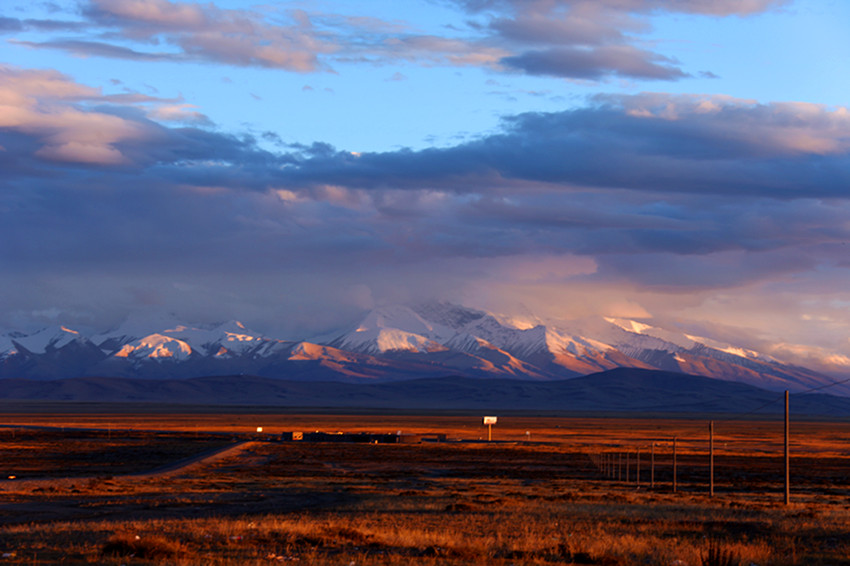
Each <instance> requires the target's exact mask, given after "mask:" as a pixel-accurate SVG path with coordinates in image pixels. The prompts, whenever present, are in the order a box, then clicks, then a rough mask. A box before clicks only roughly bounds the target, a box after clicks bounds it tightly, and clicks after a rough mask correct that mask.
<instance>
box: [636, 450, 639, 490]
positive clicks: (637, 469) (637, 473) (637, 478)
mask: <svg viewBox="0 0 850 566" xmlns="http://www.w3.org/2000/svg"><path fill="white" fill-rule="evenodd" d="M635 484H636V485H637V486H638V487H640V446H638V449H637V467H636V469H635Z"/></svg>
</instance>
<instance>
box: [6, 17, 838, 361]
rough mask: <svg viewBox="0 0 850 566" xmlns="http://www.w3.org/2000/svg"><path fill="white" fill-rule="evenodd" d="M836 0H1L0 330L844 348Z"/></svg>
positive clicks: (791, 352)
mask: <svg viewBox="0 0 850 566" xmlns="http://www.w3.org/2000/svg"><path fill="white" fill-rule="evenodd" d="M848 24H850V3H848V2H844V1H843V0H834V1H829V0H797V1H792V0H787V1H784V0H406V1H405V2H398V1H390V0H386V1H384V0H358V1H357V2H354V1H350V0H318V1H311V2H304V1H295V2H275V1H269V2H265V3H252V2H242V1H237V0H214V1H209V2H189V1H176V0H175V1H169V0H55V1H44V2H41V1H37V0H36V1H33V0H26V1H24V0H4V2H3V3H2V5H0V238H2V240H0V242H2V243H0V289H2V293H0V330H2V329H8V330H24V331H27V330H34V329H36V328H38V327H41V326H45V325H48V324H60V323H61V324H66V325H70V326H74V325H76V326H86V327H92V328H101V329H104V328H108V327H109V326H111V325H116V324H118V323H119V322H120V321H121V320H122V319H123V318H124V317H126V316H127V315H128V314H129V313H134V312H151V311H157V312H159V311H162V312H169V313H173V314H175V315H176V316H179V317H183V318H185V319H186V320H187V321H191V322H212V321H217V320H218V321H220V320H227V319H232V318H236V319H239V320H242V321H243V322H245V323H246V324H247V325H248V326H249V327H251V328H253V329H255V330H258V331H262V332H266V333H268V334H272V335H275V336H278V337H282V338H292V339H297V338H305V337H309V336H312V335H317V334H321V333H323V332H326V331H328V330H330V329H333V328H336V327H338V326H340V325H343V324H346V323H348V322H351V321H352V320H353V319H355V318H357V317H358V316H359V315H360V313H362V312H363V311H364V310H365V309H369V308H373V307H375V306H380V305H383V304H392V303H404V302H410V301H419V300H424V299H439V300H447V301H453V302H457V303H461V304H465V305H468V306H472V307H479V308H485V309H489V310H492V311H495V312H499V313H503V314H513V315H520V316H525V315H528V314H530V313H533V315H535V316H537V317H539V318H544V319H545V318H547V317H556V318H580V317H585V316H597V315H603V316H617V317H632V318H639V319H641V320H647V321H655V322H656V323H658V324H668V325H676V326H678V327H679V328H682V329H686V330H688V331H689V332H692V333H695V334H699V335H704V336H709V337H712V338H715V339H720V340H726V341H732V342H735V343H736V344H739V345H742V346H747V347H751V348H754V349H758V350H760V351H763V352H765V353H769V354H773V355H775V356H777V357H780V358H781V359H785V360H788V361H792V362H794V363H799V364H802V365H808V366H811V367H816V368H817V369H822V370H824V371H831V372H833V373H844V374H846V373H848V372H850V251H848V240H850V200H848V197H850V111H848V109H847V105H848V101H847V93H848V92H850V73H848V72H847V70H846V61H847V60H848V59H849V58H850V34H848V33H847V29H848Z"/></svg>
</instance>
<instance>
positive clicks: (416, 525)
mask: <svg viewBox="0 0 850 566" xmlns="http://www.w3.org/2000/svg"><path fill="white" fill-rule="evenodd" d="M43 409H44V407H42V408H40V409H39V410H33V411H30V412H21V411H17V412H7V413H5V414H2V415H0V424H3V425H7V426H5V427H2V428H0V442H2V445H0V446H2V448H1V449H0V466H2V469H0V472H2V474H3V476H0V477H5V478H8V477H9V476H15V479H6V480H3V481H0V563H9V564H54V563H62V564H110V565H112V564H114V565H119V564H126V565H128V566H129V565H142V564H175V565H195V564H213V565H215V564H220V565H237V564H272V563H290V562H292V563H298V564H344V565H350V564H356V565H370V564H375V565H377V564H458V565H460V564H504V565H508V564H516V565H523V564H608V565H638V564H641V565H643V564H649V565H677V566H684V565H695V566H702V565H712V566H713V565H718V566H729V565H734V564H740V565H744V566H749V565H751V564H757V565H760V566H763V565H777V566H784V565H809V564H812V565H827V564H829V565H842V564H850V485H848V483H850V474H848V472H850V454H848V447H850V423H847V422H795V423H793V425H792V455H793V458H792V503H791V505H789V506H785V505H784V504H783V501H782V478H783V468H782V457H781V451H782V436H781V435H782V423H780V422H773V421H764V420H762V421H759V420H751V421H718V422H717V423H716V427H715V450H716V458H715V468H716V469H715V496H714V497H709V495H708V488H707V482H708V456H707V451H708V438H707V432H708V431H707V422H706V420H704V419H684V418H682V419H657V418H590V417H581V418H568V417H535V416H503V417H500V419H499V423H498V424H497V425H496V426H495V427H494V430H493V439H494V442H491V443H488V442H486V438H487V428H486V427H484V426H482V424H481V418H480V416H471V415H442V416H427V415H414V414H407V415H391V414H384V415H362V414H361V415H357V414H348V415H339V414H310V415H307V414H285V413H280V412H275V411H272V410H267V411H242V412H239V411H233V410H231V411H230V412H221V411H219V410H213V409H209V410H207V411H203V410H195V411H193V412H192V413H188V412H183V413H170V412H168V411H165V410H159V411H154V410H146V411H143V410H141V409H139V410H136V411H127V408H126V407H124V408H120V410H118V409H113V410H109V408H104V407H97V410H96V411H92V410H85V411H81V410H79V408H75V409H63V410H61V411H60V410H56V408H55V407H52V408H49V409H50V410H49V411H47V412H45V410H43ZM89 409H91V408H89ZM39 427H45V428H39ZM257 427H262V428H263V432H262V433H260V434H258V433H257V432H256V430H257ZM313 430H321V431H347V432H363V431H368V432H380V433H386V432H396V431H398V430H401V431H402V432H404V433H411V434H434V433H441V434H446V435H447V437H448V439H449V441H448V442H441V443H431V442H428V443H421V444H377V445H376V444H346V443H305V442H277V441H270V440H269V439H270V438H274V437H275V436H276V435H277V434H278V433H280V432H284V431H313ZM674 437H675V438H677V449H678V451H677V456H678V458H677V464H678V491H677V492H676V493H673V492H672V454H671V448H672V446H671V443H672V439H673V438H674ZM482 439H483V440H482ZM246 441H247V442H246ZM237 442H241V444H239V445H238V449H233V450H230V451H225V452H222V451H221V450H222V449H223V448H227V447H229V446H236V443H237ZM652 445H654V449H652V448H651V447H652ZM638 449H640V451H641V456H640V458H641V464H640V465H641V475H640V483H637V481H636V480H637V478H636V475H637V474H636V472H637V452H638ZM651 450H654V452H655V467H654V480H655V485H654V486H650V478H651V476H652V475H653V474H651V469H650V451H651ZM197 455H201V456H210V455H216V457H215V458H207V459H205V458H201V459H195V458H193V456H197ZM626 458H628V461H629V481H625V474H624V473H623V472H624V468H623V466H624V464H625V460H626ZM615 459H616V461H618V462H620V464H621V468H620V470H619V474H618V475H617V474H615V478H620V479H611V478H610V477H609V476H610V475H611V474H610V471H611V470H610V469H609V467H606V465H605V463H606V462H612V461H615ZM175 462H180V463H183V464H186V465H185V466H173V465H170V464H174V463H175ZM189 464H191V465H189Z"/></svg>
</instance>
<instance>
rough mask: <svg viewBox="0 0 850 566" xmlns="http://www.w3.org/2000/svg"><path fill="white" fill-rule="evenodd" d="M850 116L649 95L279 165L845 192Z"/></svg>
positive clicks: (306, 181)
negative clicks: (411, 143) (456, 136)
mask: <svg viewBox="0 0 850 566" xmlns="http://www.w3.org/2000/svg"><path fill="white" fill-rule="evenodd" d="M848 136H850V115H848V113H847V112H846V111H844V110H841V109H839V110H832V109H829V108H825V107H819V106H814V105H806V104H764V105H762V104H755V103H751V102H747V101H739V100H733V99H728V98H722V97H687V96H681V97H676V96H664V95H645V96H638V97H624V98H620V99H610V98H609V99H604V100H603V101H602V103H601V104H599V105H596V106H592V107H588V108H582V109H577V110H570V111H566V112H560V113H539V114H522V115H518V116H515V117H511V118H508V119H506V120H505V122H504V130H503V131H502V132H500V133H496V134H493V135H490V136H486V137H483V138H481V139H478V140H475V141H471V142H468V143H464V144H461V145H458V146H456V147H453V148H447V149H428V150H423V151H415V152H414V151H409V150H402V151H397V152H391V153H373V154H362V155H359V156H356V155H351V154H348V153H344V152H330V151H326V152H325V153H324V154H322V155H316V156H312V157H308V158H307V159H305V160H304V161H303V162H302V163H300V164H299V165H298V166H296V167H292V168H291V169H288V170H286V171H284V172H283V175H284V176H285V177H286V178H288V179H290V180H291V182H293V183H297V184H301V185H304V186H309V185H311V184H315V183H333V184H342V185H346V186H350V187H357V188H367V189H368V188H376V187H378V188H379V187H395V188H439V189H445V190H453V191H459V192H479V191H485V192H486V191H489V190H499V189H505V190H510V187H511V186H513V185H514V184H516V183H526V184H527V183H529V182H535V183H542V184H547V185H552V186H554V187H556V188H557V187H560V188H562V189H564V190H569V189H570V188H571V187H574V186H594V187H605V188H623V189H633V190H647V191H656V192H676V193H694V194H726V195H734V194H740V193H747V194H751V195H763V196H769V197H776V198H795V197H843V196H846V195H847V191H848V187H850V141H848V139H850V137H848Z"/></svg>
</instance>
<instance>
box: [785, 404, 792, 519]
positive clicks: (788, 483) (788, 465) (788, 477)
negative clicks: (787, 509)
mask: <svg viewBox="0 0 850 566" xmlns="http://www.w3.org/2000/svg"><path fill="white" fill-rule="evenodd" d="M788 433H789V427H788V390H787V389H786V390H785V505H788V504H790V503H791V451H790V443H789V434H788Z"/></svg>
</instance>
